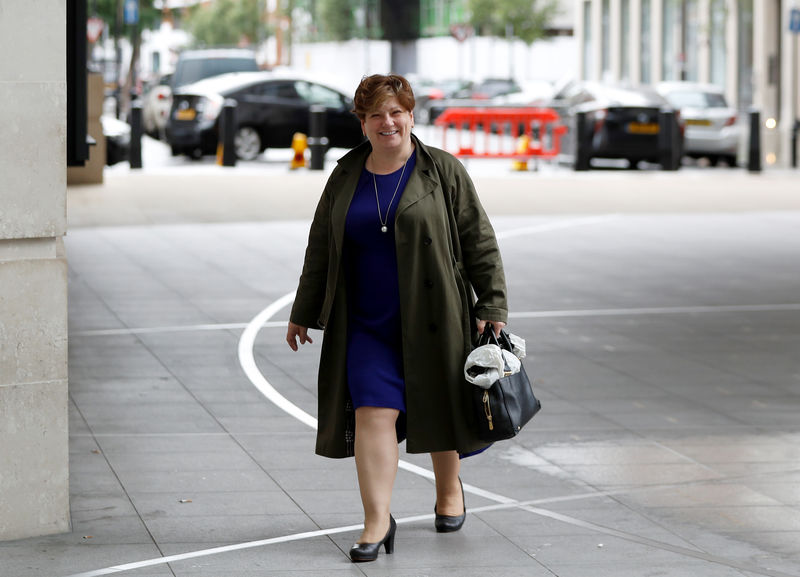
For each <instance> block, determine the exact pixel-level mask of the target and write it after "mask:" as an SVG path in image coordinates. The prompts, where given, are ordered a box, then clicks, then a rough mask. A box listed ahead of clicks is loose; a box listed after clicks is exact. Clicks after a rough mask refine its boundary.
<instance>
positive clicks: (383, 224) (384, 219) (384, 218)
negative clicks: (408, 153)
mask: <svg viewBox="0 0 800 577" xmlns="http://www.w3.org/2000/svg"><path fill="white" fill-rule="evenodd" d="M406 164H408V158H406V161H405V162H404V163H403V170H402V172H400V179H399V180H398V181H397V186H395V187H394V194H393V195H392V200H390V201H389V206H387V207H386V216H383V214H381V201H380V198H378V183H377V181H376V180H375V173H374V172H373V173H372V186H374V187H375V203H376V204H377V205H378V220H380V221H381V232H386V231H388V230H389V228H388V227H387V226H386V223H387V222H388V220H389V211H390V210H391V209H392V205H393V204H394V198H395V197H396V196H397V191H398V190H400V183H401V182H403V175H404V174H405V173H406Z"/></svg>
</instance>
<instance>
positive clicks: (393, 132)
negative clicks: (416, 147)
mask: <svg viewBox="0 0 800 577" xmlns="http://www.w3.org/2000/svg"><path fill="white" fill-rule="evenodd" d="M398 132H399V130H391V131H389V132H379V133H378V134H380V135H381V136H392V135H394V134H397V133H398Z"/></svg>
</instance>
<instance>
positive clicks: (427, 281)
mask: <svg viewBox="0 0 800 577" xmlns="http://www.w3.org/2000/svg"><path fill="white" fill-rule="evenodd" d="M425 288H433V281H432V280H431V279H429V278H426V279H425Z"/></svg>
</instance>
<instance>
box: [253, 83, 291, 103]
mask: <svg viewBox="0 0 800 577" xmlns="http://www.w3.org/2000/svg"><path fill="white" fill-rule="evenodd" d="M252 91H253V93H254V94H258V95H260V96H271V97H272V98H290V99H297V91H296V90H295V87H294V83H293V82H291V81H281V82H265V83H263V84H257V85H256V86H254V87H253V89H252Z"/></svg>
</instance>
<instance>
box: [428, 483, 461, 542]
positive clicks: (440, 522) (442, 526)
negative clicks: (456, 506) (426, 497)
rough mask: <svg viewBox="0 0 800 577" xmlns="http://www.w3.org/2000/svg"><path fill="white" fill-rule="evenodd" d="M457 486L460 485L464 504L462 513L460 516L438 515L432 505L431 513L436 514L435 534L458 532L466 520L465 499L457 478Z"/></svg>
mask: <svg viewBox="0 0 800 577" xmlns="http://www.w3.org/2000/svg"><path fill="white" fill-rule="evenodd" d="M458 484H459V485H461V500H462V502H463V503H464V512H463V513H461V515H439V513H436V505H434V506H433V512H434V513H436V520H435V521H434V522H433V524H434V526H435V527H436V532H437V533H452V532H454V531H458V530H459V529H461V526H462V525H464V521H466V519H467V499H466V497H465V495H464V484H463V483H462V482H461V477H459V478H458Z"/></svg>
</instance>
